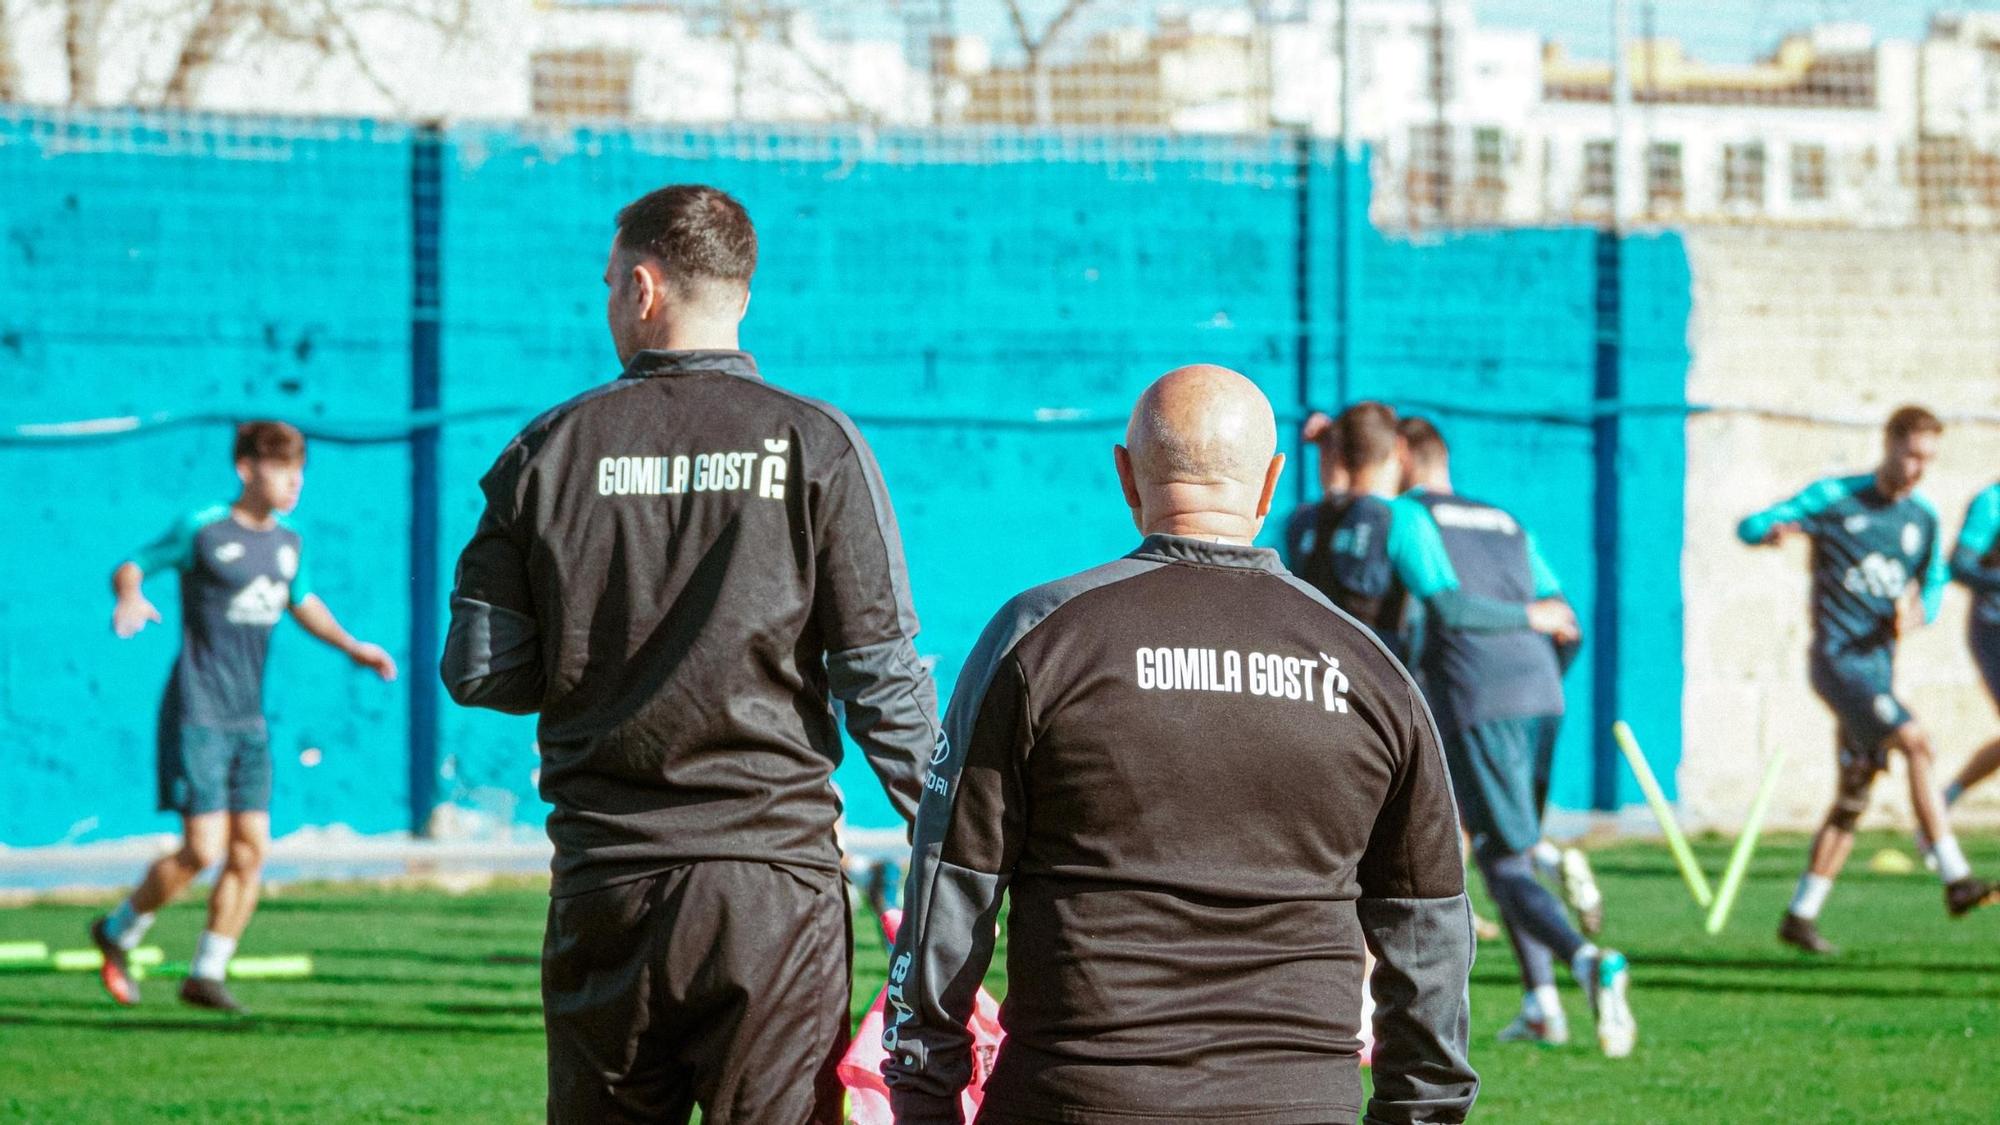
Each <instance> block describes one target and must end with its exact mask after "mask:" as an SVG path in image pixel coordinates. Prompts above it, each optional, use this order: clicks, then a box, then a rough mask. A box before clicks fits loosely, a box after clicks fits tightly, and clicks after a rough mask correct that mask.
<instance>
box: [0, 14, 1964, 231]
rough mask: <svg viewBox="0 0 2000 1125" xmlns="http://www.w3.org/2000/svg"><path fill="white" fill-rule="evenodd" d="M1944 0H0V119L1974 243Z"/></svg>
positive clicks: (1398, 220)
mask: <svg viewBox="0 0 2000 1125" xmlns="http://www.w3.org/2000/svg"><path fill="white" fill-rule="evenodd" d="M1932 2H1933V0H1584V2H1580V3H1573V2H1569V0H1211V2H1208V3H1202V2H1200V0H1196V2H1195V3H1192V4H1182V5H1166V4H1160V3H1155V2H1147V3H1113V2H1111V0H789V2H771V0H693V2H686V3H680V2H673V0H325V2H324V3H316V4H312V5H300V4H290V3H279V2H276V0H265V2H255V0H240V2H235V3H228V4H218V3H212V2H210V0H0V101H21V102H27V103H31V104H44V105H46V104H69V105H79V106H103V105H136V106H155V107H168V108H190V109H210V110H222V111H231V112H253V113H285V114H320V115H335V116H378V117H379V116H388V117H395V118H403V119H416V120H438V119H442V120H455V119H456V120H462V119H473V118H476V119H495V118H498V119H510V120H511V119H521V118H528V117H543V118H551V119H557V120H562V121H593V122H603V121H619V122H656V123H657V122H672V123H682V124H700V123H714V122H724V121H727V122H736V123H745V122H758V123H802V122H808V123H809V122H818V123H833V122H847V123H854V124H860V125H873V126H900V127H923V128H932V127H938V128H1008V129H1075V130H1088V131H1095V132H1102V131H1106V130H1133V131H1146V132H1156V133H1157V132H1166V133H1262V132H1267V131H1271V130H1303V131H1307V132H1310V133H1313V134H1316V135H1319V136H1329V137H1330V136H1346V137H1348V138H1350V139H1351V140H1353V141H1355V142H1358V143H1362V144H1366V145H1367V146H1368V148H1369V151H1370V152H1371V153H1372V154H1373V167H1374V174H1375V180H1376V185H1375V186H1376V191H1375V193H1374V200H1375V207H1374V210H1375V218H1376V219H1377V221H1378V222H1380V223H1382V224H1384V225H1388V226H1394V227H1436V226H1468V225H1522V224H1540V223H1552V222H1587V223H1593V224H1601V223H1611V222H1617V223H1619V224H1620V225H1632V224H1659V225H1679V224H1687V223H1717V222H1720V223H1758V224H1767V223H1781V224H1788V225H1819V226H1869V227H1908V226H1927V227H1978V228H1987V227H1992V226H1995V225H1996V224H2000V4H1996V3H1995V0H1969V2H1962V3H1958V4H1955V5H1953V6H1952V7H1951V8H1950V9H1946V8H1938V9H1936V10H1933V9H1932V8H1931V7H1930V4H1931V3H1932ZM1614 44H1617V45H1618V47H1617V49H1614V47H1613V45H1614Z"/></svg>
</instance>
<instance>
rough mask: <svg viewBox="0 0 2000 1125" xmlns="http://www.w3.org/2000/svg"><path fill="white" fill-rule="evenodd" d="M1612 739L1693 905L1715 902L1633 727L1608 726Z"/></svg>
mask: <svg viewBox="0 0 2000 1125" xmlns="http://www.w3.org/2000/svg"><path fill="white" fill-rule="evenodd" d="M1611 737H1612V738H1614V739H1616V740H1617V742H1618V749H1620V750H1623V751H1624V752H1625V764H1626V765H1628V766H1631V767H1632V776H1634V777H1636V778H1638V779H1639V791H1640V792H1642V793H1644V794H1645V795H1646V804H1648V805H1650V806H1652V809H1653V818H1654V819H1655V820H1658V821H1659V822H1660V831H1661V832H1664V833H1666V837H1667V850H1668V851H1671V852H1673V853H1674V863H1675V864H1676V865H1677V866H1678V867H1679V868H1680V869H1681V879H1682V880H1683V881H1685V882H1686V883H1687V887H1688V891H1689V892H1690V893H1692V894H1693V895H1694V901H1695V905H1697V906H1707V905H1708V904H1709V903H1711V902H1713V901H1714V900H1715V894H1714V892H1712V891H1710V890H1709V888H1708V876H1706V875H1704V874H1702V872H1701V865H1700V864H1698V863H1696V862H1695V859H1694V849H1693V848H1690V847H1688V842H1687V837H1686V836H1683V835H1681V826H1680V822H1679V821H1677V820H1675V819H1674V807H1673V806H1672V805H1669V804H1668V803H1667V795H1666V794H1665V793H1663V792H1661V791H1660V782H1659V779H1658V778H1655V777H1654V776H1653V767H1651V766H1649V765H1647V764H1646V756H1645V755H1644V754H1641V753H1640V752H1639V740H1638V738H1636V737H1634V736H1633V734H1632V727H1631V726H1630V724H1628V723H1626V722H1625V720H1623V719H1620V720H1618V721H1617V722H1615V723H1612V724H1611Z"/></svg>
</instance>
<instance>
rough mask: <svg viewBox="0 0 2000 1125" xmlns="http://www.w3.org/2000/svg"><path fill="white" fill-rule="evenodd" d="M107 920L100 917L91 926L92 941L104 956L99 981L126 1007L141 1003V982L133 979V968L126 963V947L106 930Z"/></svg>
mask: <svg viewBox="0 0 2000 1125" xmlns="http://www.w3.org/2000/svg"><path fill="white" fill-rule="evenodd" d="M104 922H105V918H104V916H103V915H99V916H98V918H97V920H96V921H94V922H92V923H91V924H90V940H91V942H92V944H94V945H96V946H97V951H98V952H99V953H102V954H103V955H104V964H103V965H102V966H101V967H99V969H98V970H97V979H99V980H101V981H103V982H104V991H106V992H108V993H110V994H111V998H112V999H113V1000H116V1001H118V1002H119V1003H120V1004H123V1005H125V1006H126V1007H128V1008H129V1007H131V1006H132V1005H134V1004H137V1003H138V1002H139V982H138V981H136V980H133V979H132V969H131V966H130V965H128V964H127V963H126V956H125V947H124V946H122V945H119V944H118V943H117V942H115V941H112V940H111V935H110V934H109V933H107V932H106V931H105V929H104Z"/></svg>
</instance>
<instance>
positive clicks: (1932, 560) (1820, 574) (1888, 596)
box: [1736, 474, 1950, 657]
mask: <svg viewBox="0 0 2000 1125" xmlns="http://www.w3.org/2000/svg"><path fill="white" fill-rule="evenodd" d="M1787 523H1789V524H1796V525H1798V527H1799V528H1800V529H1801V530H1802V531H1804V532H1805V533H1806V534H1807V535H1809V536H1811V537H1812V542H1813V549H1812V577H1813V584H1812V616H1813V647H1814V649H1815V650H1816V651H1817V652H1818V653H1819V654H1820V655H1822V656H1827V657H1841V656H1846V655H1849V654H1851V653H1858V652H1866V651H1869V650H1872V649H1877V648H1885V647H1889V646H1892V645H1894V643H1895V639H1896V603H1897V601H1898V600H1899V599H1901V598H1902V597H1903V595H1904V594H1905V593H1906V592H1907V591H1908V590H1909V588H1910V583H1912V582H1916V583H1919V584H1920V586H1919V588H1920V590H1921V591H1922V597H1923V603H1924V618H1925V620H1934V619H1936V617H1937V612H1938V607H1939V605H1940V604H1941V603H1942V601H1943V599H1944V587H1945V583H1946V582H1947V581H1949V580H1950V572H1949V571H1948V570H1947V568H1946V566H1945V561H1944V551H1943V547H1942V542H1943V536H1942V534H1941V528H1940V526H1939V521H1938V514H1937V509H1936V508H1934V507H1932V506H1931V502H1930V501H1929V500H1926V499H1924V498H1923V497H1922V496H1919V495H1917V494H1916V493H1914V492H1912V493H1910V494H1909V495H1907V496H1905V497H1903V498H1902V499H1900V500H1892V499H1890V498H1889V497H1888V496H1886V495H1884V494H1883V492H1882V490H1881V489H1880V488H1878V487H1877V486H1876V484H1875V477H1874V476H1873V475H1872V474H1863V475H1859V476H1850V477H1828V478H1826V479H1825V480H1820V481H1815V482H1814V483H1813V484H1811V485H1809V486H1807V487H1806V489H1805V490H1804V491H1803V492H1800V493H1799V494H1798V495H1797V496H1794V497H1792V498H1791V499H1789V500H1784V501H1781V502H1779V503H1777V504H1773V505H1772V506H1770V507H1769V508H1766V509H1764V510H1763V511H1761V512H1757V513H1756V514H1754V515H1751V516H1748V517H1746V518H1745V519H1744V520H1743V522H1742V523H1740V524H1738V525H1737V527H1736V534H1737V536H1738V537H1739V538H1741V539H1742V540H1743V541H1744V542H1745V543H1750V544H1756V543H1761V542H1763V540H1764V536H1765V535H1767V534H1769V533H1770V531H1771V529H1772V528H1773V527H1776V526H1778V525H1779V524H1787Z"/></svg>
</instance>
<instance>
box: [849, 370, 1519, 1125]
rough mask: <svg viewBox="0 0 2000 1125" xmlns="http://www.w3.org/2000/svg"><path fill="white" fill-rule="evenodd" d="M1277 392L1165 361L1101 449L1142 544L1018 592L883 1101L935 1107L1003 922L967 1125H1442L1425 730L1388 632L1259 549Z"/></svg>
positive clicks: (1436, 923)
mask: <svg viewBox="0 0 2000 1125" xmlns="http://www.w3.org/2000/svg"><path fill="white" fill-rule="evenodd" d="M1275 449H1276V430H1275V427H1274V424H1273V421H1272V415H1271V408H1270V404H1269V403H1268V402H1266V401H1265V399H1264V396H1263V395H1262V394H1261V393H1260V392H1259V391H1258V390H1257V388H1256V387H1255V386H1254V385H1253V384H1252V383H1251V382H1250V381H1249V380H1247V379H1245V378H1244V377H1242V376H1241V375H1238V374H1236V373H1235V372H1232V371H1228V370H1225V369H1222V368H1217V367H1188V368H1181V369H1179V370H1176V371H1173V372H1170V373H1168V374H1167V375H1166V376H1164V377H1163V378H1161V379H1160V380H1159V381H1158V382H1156V383H1154V384H1153V385H1152V387H1151V388H1149V389H1148V390H1147V391H1146V393H1145V394H1144V396H1142V397H1141V398H1140V400H1139V404H1138V407H1137V408H1136V409H1135V410H1134V411H1133V413H1132V420H1131V423H1130V426H1129V428H1128V429H1127V432H1126V444H1125V445H1123V446H1119V447H1117V448H1116V450H1115V455H1116V462H1117V470H1118V479H1119V482H1120V484H1121V485H1122V486H1123V489H1124V494H1125V502H1126V504H1127V505H1128V506H1129V507H1130V508H1131V510H1132V518H1133V522H1134V523H1135V524H1137V525H1138V528H1139V530H1140V531H1141V532H1143V533H1144V535H1145V539H1144V540H1143V541H1142V542H1141V543H1140V544H1139V546H1138V549H1136V550H1134V551H1133V552H1132V553H1131V554H1129V555H1126V556H1125V557H1124V558H1121V559H1118V560H1116V561H1114V562H1111V563H1108V564H1106V565H1104V566H1100V567H1098V568H1096V569H1095V570H1089V571H1085V572H1084V573H1082V574H1078V575H1075V576H1073V577H1070V578H1066V579H1063V580H1062V581H1059V582H1055V583H1051V584H1049V585H1046V586H1041V587H1038V588H1036V589H1033V590H1030V591H1028V592H1027V593H1024V594H1022V595H1020V596H1019V597H1016V598H1014V599H1013V600H1012V601H1010V602H1008V603H1007V604H1006V606H1004V607H1003V608H1002V609H1001V610H1000V612H999V614H998V615H997V616H995V617H994V618H993V621H992V623H991V624H989V625H988V626H987V627H986V632H985V633H984V635H983V636H981V638H980V640H979V643H978V645H977V646H976V647H975V648H974V650H973V652H972V654H971V655H970V656H969V657H968V658H967V659H966V662H965V665H964V667H963V668H962V669H961V671H960V674H959V678H958V688H957V691H956V693H955V694H954V696H953V698H952V701H951V705H950V708H949V710H948V712H947V715H946V719H945V730H944V739H943V741H942V742H941V743H940V744H939V747H938V752H937V754H935V755H934V756H933V758H932V761H933V762H934V763H935V764H934V766H933V768H932V773H931V777H930V780H929V783H928V785H927V787H926V791H925V794H924V798H923V804H922V805H921V806H920V808H919V811H918V817H917V834H916V849H915V856H914V857H913V860H912V863H911V868H910V881H909V886H908V889H907V891H906V893H905V897H904V901H905V902H906V903H908V904H909V906H908V914H907V916H906V918H905V921H904V924H903V928H902V931H901V932H900V933H899V934H898V935H897V940H896V948H895V951H894V953H893V955H892V957H891V960H890V983H889V996H890V1005H891V1010H890V1022H889V1027H888V1028H887V1030H886V1031H885V1033H884V1036H883V1041H884V1045H885V1046H886V1047H887V1049H888V1053H889V1060H888V1062H887V1063H886V1064H885V1065H884V1067H883V1071H884V1074H885V1075H886V1076H887V1078H888V1082H889V1085H890V1087H891V1091H892V1100H893V1102H894V1104H895V1109H896V1119H897V1121H898V1122H900V1123H903V1125H910V1123H920V1125H921V1123H931V1122H956V1121H958V1120H959V1119H960V1112H959V1098H960V1093H961V1090H962V1089H963V1087H964V1086H965V1083H966V1081H967V1078H968V1075H969V1074H970V1072H971V1069H972V1066H971V1063H972V1060H971V1054H970V1049H971V1043H970V1039H969V1037H968V1036H967V1034H966V1030H965V1025H966V1018H967V1016H968V1015H969V1014H970V1013H971V1011H972V1003H973V996H974V990H975V989H976V988H977V986H978V985H979V982H980V980H981V978H982V977H984V976H985V973H986V970H987V966H988V963H989V961H990V960H991V958H992V955H993V949H994V942H995V936H996V934H995V925H996V922H997V920H998V918H999V916H1000V906H1001V899H1002V897H1003V896H1005V897H1006V898H1008V899H1009V902H1010V909H1009V913H1008V916H1007V930H1008V934H1007V937H1008V944H1007V981H1008V993H1007V1003H1006V1005H1005V1006H1004V1007H1003V1008H1002V1010H1001V1022H1002V1024H1003V1025H1004V1026H1005V1029H1006V1032H1007V1038H1006V1041H1005V1043H1004V1045H1003V1046H1002V1047H1001V1049H1000V1052H999V1057H998V1059H997V1060H995V1061H994V1063H993V1070H992V1073H991V1075H990V1076H989V1078H988V1079H987V1082H986V1087H985V1101H984V1106H983V1108H982V1110H981V1111H980V1114H979V1121H980V1122H983V1123H1010V1122H1055V1121H1061V1122H1072V1123H1077V1125H1099V1123H1102V1125H1114V1123H1115V1125H1145V1123H1148V1122H1165V1121H1209V1122H1213V1121H1228V1122H1231V1123H1259V1125H1285V1123H1309V1122H1311V1123H1317V1122H1334V1121H1340V1122H1352V1121H1354V1120H1355V1119H1356V1117H1357V1116H1359V1115H1360V1114H1361V1112H1362V1086H1361V1079H1360V1070H1359V1067H1358V1064H1357V1058H1356V1053H1357V1051H1358V1049H1359V1047H1360V1043H1359V1041H1358V1038H1357V1032H1358V1031H1359V1027H1358V1023H1359V1008H1360V1004H1361V990H1362V953H1363V950H1364V948H1365V949H1367V950H1370V951H1372V952H1373V953H1374V954H1375V956H1376V957H1378V958H1379V959H1380V963H1379V965H1378V967H1377V968H1376V970H1375V974H1374V977H1373V986H1372V987H1373V994H1374V997H1375V1001H1376V1004H1377V1008H1376V1012H1375V1019H1374V1028H1375V1033H1376V1046H1375V1054H1374V1077H1375V1089H1374V1094H1373V1097H1371V1098H1370V1099H1368V1106H1367V1117H1366V1119H1367V1120H1368V1121H1369V1122H1414V1121H1460V1120H1463V1119H1464V1117H1465V1114H1466V1112H1467V1110H1468V1109H1469V1108H1470V1107H1471V1105H1472V1100H1473V1096H1474V1094H1475V1093H1476V1092H1477V1090H1478V1082H1479V1080H1478V1076H1477V1075H1475V1074H1474V1073H1473V1071H1472V1068H1471V1066H1470V1065H1469V1064H1468V1063H1467V1061H1466V1056H1465V1044H1466V1026H1467V1019H1466V1015H1467V1008H1466V975H1467V973H1468V971H1469V970H1470V967H1471V962H1472V930H1471V912H1470V910H1469V909H1468V908H1467V905H1466V899H1465V886H1464V876H1463V871H1462V867H1461V865H1460V862H1459V854H1458V819H1457V816H1456V814H1455V812H1454V810H1453V807H1452V799H1451V787H1450V783H1449V782H1448V781H1447V780H1446V773H1445V764H1444V758H1443V756H1442V754H1441V753H1440V751H1439V748H1438V737H1437V732H1436V729H1435V727H1434V726H1433V724H1432V722H1431V716H1430V712H1429V711H1428V710H1427V709H1426V707H1425V705H1424V701H1423V697H1422V696H1421V695H1419V694H1418V692H1417V689H1416V687H1415V686H1414V685H1413V684H1412V683H1411V681H1410V678H1409V676H1408V675H1407V674H1406V673H1405V672H1404V671H1403V668H1402V666H1401V665H1399V664H1397V663H1396V661H1395V660H1394V658H1392V657H1391V656H1390V655H1389V653H1388V652H1387V650H1385V649H1384V648H1383V647H1382V645H1381V644H1380V642H1378V641H1377V640H1375V638H1374V637H1373V636H1372V635H1370V634H1369V633H1368V632H1367V631H1366V630H1365V629H1363V628H1361V627H1360V626H1359V625H1357V624H1356V623H1355V622H1354V621H1353V619H1351V618H1349V617H1347V616H1346V615H1344V614H1342V613H1341V612H1340V611H1338V610H1336V609H1335V608H1334V607H1333V605H1332V604H1331V603H1330V602H1328V601H1327V600H1326V599H1325V597H1324V596H1322V595H1321V594H1319V593H1318V592H1317V591H1315V590H1314V589H1313V588H1312V587H1311V586H1309V585H1307V584H1306V583H1304V582H1302V581H1300V580H1299V579H1297V578H1295V577H1293V576H1292V575H1291V574H1289V573H1287V572H1286V571H1285V569H1284V567H1283V566H1281V565H1280V563H1279V561H1278V557H1277V555H1276V554H1275V553H1274V552H1271V551H1268V550H1263V549H1259V548H1256V547H1253V546H1251V545H1250V544H1251V541H1252V540H1253V539H1254V538H1255V536H1256V535H1257V532H1258V530H1259V528H1260V527H1261V526H1262V524H1263V522H1264V517H1265V515H1266V514H1267V513H1268V512H1269V511H1270V506H1271V495H1272V491H1273V489H1274V488H1275V487H1276V486H1277V482H1278V474H1279V472H1280V470H1281V469H1282V468H1283V465H1284V459H1283V458H1282V457H1281V456H1278V455H1277V454H1276V452H1275Z"/></svg>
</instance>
